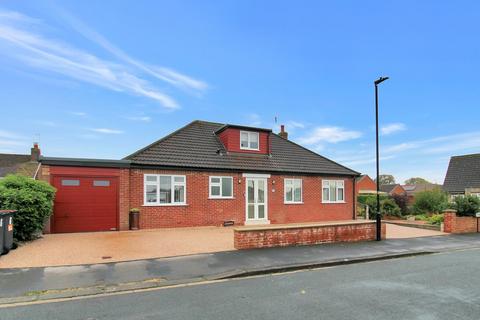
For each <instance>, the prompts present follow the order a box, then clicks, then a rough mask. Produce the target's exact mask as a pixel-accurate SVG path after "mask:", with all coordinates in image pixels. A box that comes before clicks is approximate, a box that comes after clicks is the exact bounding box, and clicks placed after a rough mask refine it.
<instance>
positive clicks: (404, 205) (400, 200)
mask: <svg viewBox="0 0 480 320" xmlns="http://www.w3.org/2000/svg"><path fill="white" fill-rule="evenodd" d="M392 199H393V200H394V201H395V203H396V204H397V206H398V207H399V208H400V210H401V211H402V215H407V214H408V196H407V195H406V194H394V195H392Z"/></svg>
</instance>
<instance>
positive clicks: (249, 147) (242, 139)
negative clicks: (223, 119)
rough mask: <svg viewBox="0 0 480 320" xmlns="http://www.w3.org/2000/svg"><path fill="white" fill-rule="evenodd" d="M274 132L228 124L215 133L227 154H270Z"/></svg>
mask: <svg viewBox="0 0 480 320" xmlns="http://www.w3.org/2000/svg"><path fill="white" fill-rule="evenodd" d="M271 132H272V130H270V129H263V128H254V127H246V126H239V125H233V124H226V125H224V126H222V127H221V128H220V129H218V130H217V131H215V134H216V135H217V136H218V138H219V139H220V141H222V143H223V145H224V147H225V150H227V152H239V153H257V154H270V133H271Z"/></svg>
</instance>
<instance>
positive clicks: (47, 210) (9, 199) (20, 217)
mask: <svg viewBox="0 0 480 320" xmlns="http://www.w3.org/2000/svg"><path fill="white" fill-rule="evenodd" d="M54 197H55V188H54V187H52V186H50V185H49V184H48V183H46V182H44V181H38V180H33V179H31V178H28V177H25V176H20V175H9V176H7V177H5V178H4V179H2V180H0V209H2V210H17V212H16V213H15V214H14V218H13V219H14V220H13V221H14V230H13V237H14V238H15V240H17V241H28V240H33V239H35V237H36V236H37V234H38V233H39V232H41V231H42V229H43V225H44V223H45V221H46V220H47V219H48V217H50V215H51V214H52V209H53V199H54Z"/></svg>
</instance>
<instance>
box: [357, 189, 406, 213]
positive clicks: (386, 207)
mask: <svg viewBox="0 0 480 320" xmlns="http://www.w3.org/2000/svg"><path fill="white" fill-rule="evenodd" d="M357 201H358V202H359V203H361V204H362V205H363V207H365V206H366V205H367V206H369V207H370V211H369V212H370V219H375V216H376V214H377V196H376V195H375V194H368V195H359V196H358V197H357ZM380 208H381V214H382V216H383V215H385V214H386V215H389V216H397V217H400V216H401V215H402V214H401V210H400V207H399V206H398V205H397V204H396V203H395V201H394V200H393V199H390V198H388V197H387V196H386V195H383V194H382V195H380ZM364 210H365V209H363V210H362V211H364Z"/></svg>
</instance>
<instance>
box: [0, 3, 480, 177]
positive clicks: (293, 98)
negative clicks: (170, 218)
mask: <svg viewBox="0 0 480 320" xmlns="http://www.w3.org/2000/svg"><path fill="white" fill-rule="evenodd" d="M479 14H480V3H479V2H478V1H279V0H275V1H273V0H272V1H267V0H265V1H256V0H252V1H250V0H241V1H240V0H239V1H232V0H227V1H206V0H205V1H197V0H192V1H178V0H175V1H153V0H152V1H145V0H144V1H141V0H138V1H120V0H115V1H114V0H108V1H69V0H63V1H58V2H57V1H16V0H15V1H13V0H12V1H9V0H7V1H5V0H3V1H0V119H1V122H0V152H3V153H28V152H29V148H30V147H31V145H32V142H33V141H38V142H39V143H40V147H41V150H42V154H43V155H44V156H56V157H82V158H107V159H120V158H123V157H125V156H127V155H128V154H130V153H132V152H134V151H136V150H138V149H140V148H142V147H144V146H145V145H147V144H149V143H151V142H153V141H155V140H157V139H159V138H161V137H162V136H164V135H166V134H168V133H170V132H172V131H174V130H176V129H178V128H179V127H181V126H184V125H185V124H187V123H189V122H190V121H193V120H196V119H200V120H207V121H214V122H221V123H234V124H244V125H251V126H258V127H265V128H272V129H273V130H274V131H275V132H278V127H279V125H280V124H285V125H286V130H287V131H288V132H289V138H290V139H291V140H293V141H295V142H297V143H300V144H302V145H304V146H305V147H307V148H309V149H311V150H313V151H315V152H317V153H320V154H322V155H324V156H326V157H328V158H330V159H332V160H334V161H337V162H339V163H341V164H343V165H345V166H348V167H350V168H352V169H354V170H357V171H359V172H361V173H366V174H369V175H370V176H374V175H375V109H374V106H375V105H374V86H373V81H374V80H375V79H377V78H378V77H379V76H388V77H390V79H389V80H388V81H385V82H383V83H382V84H381V85H380V87H379V91H380V100H379V101H380V126H381V130H380V131H381V135H380V158H381V173H382V174H392V175H394V176H395V178H396V180H397V182H399V183H403V181H404V180H405V179H408V178H410V177H424V178H426V179H428V180H430V181H432V182H438V183H443V179H444V177H445V172H446V168H447V166H448V161H449V158H450V157H451V156H452V155H460V154H469V153H477V152H479V149H480V126H479V124H480V109H479V101H480V100H479V98H480V90H479V80H478V77H477V75H478V74H479V73H480V59H478V57H479V54H480V41H478V34H479V32H480V25H479V24H478V16H479ZM275 119H277V122H275Z"/></svg>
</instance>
